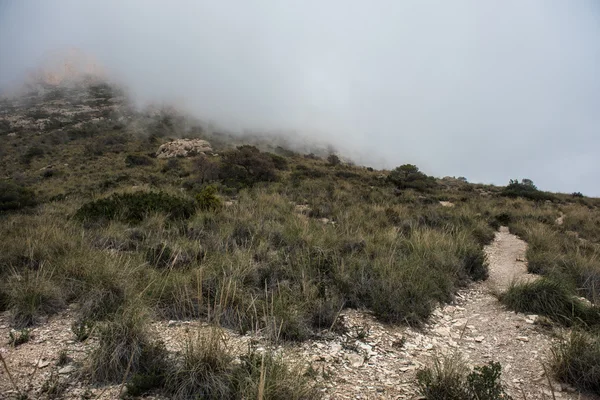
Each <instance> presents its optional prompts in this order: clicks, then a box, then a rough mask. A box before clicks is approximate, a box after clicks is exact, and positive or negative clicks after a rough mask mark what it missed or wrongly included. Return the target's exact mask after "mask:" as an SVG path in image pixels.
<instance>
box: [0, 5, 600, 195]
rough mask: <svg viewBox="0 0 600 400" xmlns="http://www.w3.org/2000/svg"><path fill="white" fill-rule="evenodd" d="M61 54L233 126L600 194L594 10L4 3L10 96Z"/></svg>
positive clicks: (3, 77) (2, 69)
mask: <svg viewBox="0 0 600 400" xmlns="http://www.w3.org/2000/svg"><path fill="white" fill-rule="evenodd" d="M67 48H78V49H81V50H82V51H84V52H85V53H86V54H90V55H92V56H93V57H94V58H95V59H97V60H98V62H99V63H100V64H102V65H103V66H104V67H105V69H106V70H107V71H108V73H109V74H110V75H111V76H112V77H113V78H114V79H116V80H118V81H120V82H123V83H124V84H126V85H127V87H128V88H129V89H130V90H131V92H132V94H133V95H134V97H135V99H137V100H138V101H139V102H140V104H142V103H147V102H157V101H161V102H167V103H173V104H176V105H178V106H180V107H182V108H184V109H185V110H186V111H189V112H191V113H193V114H194V115H196V116H198V117H200V118H203V119H205V120H210V121H213V122H216V123H218V124H219V125H221V126H223V127H226V128H230V129H235V130H243V129H252V130H265V131H281V132H284V131H285V132H288V134H289V132H297V134H298V135H303V136H306V137H310V138H314V139H315V140H320V141H323V140H325V141H327V142H330V143H332V144H333V145H334V147H335V148H336V149H338V150H339V151H340V153H341V154H342V155H344V154H345V155H348V156H350V157H351V158H353V159H354V160H355V161H356V162H358V163H359V164H363V165H369V166H374V167H377V168H393V167H395V166H398V165H401V164H405V163H413V164H416V165H418V166H419V167H420V168H421V170H423V171H424V172H426V173H428V174H430V175H435V176H465V177H467V179H468V180H469V181H471V182H482V183H494V184H501V185H503V184H506V183H508V181H509V179H514V178H529V179H532V180H533V181H534V182H535V183H536V184H537V186H538V187H539V188H540V189H544V190H551V191H560V192H569V193H570V192H574V191H580V192H582V193H584V194H586V195H593V196H600V156H599V152H600V2H598V1H596V0H576V1H562V0H527V1H523V0H504V1H493V0H487V1H486V0H454V1H446V0H437V1H433V0H412V1H409V0H404V1H403V0H393V1H384V0H374V1H362V0H361V1H354V0H328V1H317V0H304V1H294V0H272V1H267V0H264V1H259V0H246V1H242V0H238V1H230V0H223V1H208V0H206V1H204V0H195V1H192V0H190V1H184V0H172V1H166V0H164V1H157V0H101V1H96V0H86V1H79V0H57V1H45V0H38V1H34V0H14V1H9V0H0V87H2V86H8V85H11V84H14V83H15V82H17V81H19V80H20V79H23V77H24V76H25V74H26V73H27V72H28V71H30V70H32V69H35V68H36V67H38V66H39V65H40V63H43V62H44V60H47V59H48V54H53V52H57V51H61V50H62V49H67Z"/></svg>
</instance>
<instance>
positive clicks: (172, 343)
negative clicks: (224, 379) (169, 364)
mask: <svg viewBox="0 0 600 400" xmlns="http://www.w3.org/2000/svg"><path fill="white" fill-rule="evenodd" d="M525 250H526V243H525V242H523V241H522V240H520V239H518V238H517V237H516V236H514V235H512V234H510V233H509V232H508V229H506V228H502V229H501V230H500V232H498V233H497V234H496V238H495V240H494V242H493V243H492V244H490V245H489V246H487V247H486V254H487V256H488V260H489V263H490V277H489V279H488V280H487V281H485V282H481V283H476V284H473V285H471V286H470V287H469V288H467V289H464V290H461V291H460V292H459V293H458V294H457V296H456V300H455V302H454V303H453V304H450V305H445V306H443V307H440V308H438V309H436V310H435V311H434V313H433V315H432V317H431V318H430V320H429V321H428V323H427V324H425V325H424V326H423V327H421V328H420V329H415V328H410V327H401V326H387V325H384V324H382V323H380V322H378V321H377V320H376V319H375V318H374V317H373V316H371V315H370V314H369V313H368V312H366V311H357V310H346V311H345V312H343V313H342V314H341V316H340V318H341V322H342V324H343V325H344V327H345V328H346V330H347V332H346V333H344V334H332V333H323V336H322V338H320V339H315V340H310V341H306V342H304V343H301V344H297V345H291V344H285V345H281V346H275V348H274V350H275V351H276V352H278V353H280V354H282V355H283V357H284V358H285V359H287V360H288V361H290V362H292V363H302V364H303V365H306V366H307V368H309V370H308V371H309V372H310V373H312V374H313V375H314V376H315V377H316V379H317V382H318V384H319V385H320V386H321V388H322V389H321V390H322V392H323V395H324V398H326V399H417V398H419V394H418V393H417V388H416V385H415V373H416V371H417V370H418V369H419V368H420V367H422V366H425V365H427V364H428V363H429V362H430V361H431V358H432V357H433V356H434V355H435V354H440V353H450V352H454V351H457V352H460V353H461V354H462V355H463V356H464V358H465V359H466V360H467V361H468V363H469V364H470V365H472V366H475V365H481V364H485V363H487V362H489V361H497V362H500V363H501V364H502V377H503V381H504V383H505V385H506V387H507V389H508V392H509V394H510V395H512V396H513V397H514V398H515V399H524V398H526V399H529V400H534V399H551V398H552V393H551V388H550V384H551V385H552V390H554V392H555V393H554V396H555V397H556V398H557V399H582V400H594V399H598V397H597V396H593V395H586V394H581V393H578V392H577V391H576V390H575V389H574V388H572V387H569V386H567V385H562V384H559V383H557V382H554V381H551V382H549V381H548V377H547V376H546V375H545V373H544V368H543V364H546V365H547V364H548V361H549V356H550V347H551V345H552V343H553V342H555V341H557V340H559V339H558V337H559V335H560V334H562V333H564V332H562V330H561V328H558V327H545V326H544V325H543V324H541V323H539V321H538V318H537V317H536V316H531V315H523V314H516V313H514V312H510V311H507V310H506V309H505V308H504V307H503V306H502V305H501V304H500V303H499V302H498V300H497V299H496V297H495V296H494V293H497V292H499V291H502V290H504V289H506V287H508V285H509V284H510V282H511V281H513V280H522V279H534V278H535V277H534V276H532V275H530V274H527V265H526V262H525V260H524V256H525ZM72 321H73V314H72V313H71V312H70V311H68V310H67V311H65V312H64V313H61V314H59V315H57V316H54V317H52V318H50V319H49V320H48V322H46V323H45V324H43V325H41V326H39V327H37V328H35V329H33V330H32V339H31V341H30V342H28V343H25V344H23V345H21V346H19V347H16V348H12V347H11V346H9V345H8V344H6V343H7V339H8V335H9V331H10V328H9V320H8V314H6V313H5V314H3V315H0V340H4V342H3V343H2V342H0V352H1V353H2V356H3V358H4V359H5V360H6V363H7V366H8V368H9V370H10V371H11V374H12V377H13V380H14V381H15V382H16V384H17V386H18V387H19V390H22V391H27V392H28V393H29V395H30V398H44V394H43V393H42V391H41V388H42V386H43V384H44V382H46V381H48V379H49V378H50V377H51V376H52V375H54V376H58V377H59V378H60V380H61V381H63V382H65V383H66V385H67V387H66V389H65V392H64V394H63V395H61V396H60V397H59V398H64V399H80V398H82V397H84V398H86V397H87V398H99V399H115V398H117V396H118V394H119V389H120V388H119V385H112V386H93V385H89V384H85V383H83V382H82V380H81V379H77V373H78V371H79V370H80V365H81V364H82V363H84V362H85V358H86V356H87V355H88V354H89V352H90V350H91V349H92V348H93V347H94V346H95V341H94V339H89V340H88V341H86V342H84V343H80V342H78V341H76V340H75V338H74V335H73V333H72V332H71V329H70V327H71V322H72ZM151 328H152V331H153V332H154V333H155V335H156V338H157V339H160V340H163V341H164V342H165V343H166V347H167V349H168V350H169V351H170V352H172V353H177V352H179V351H181V350H182V348H183V344H184V343H185V340H186V338H189V337H193V336H194V335H197V334H204V332H206V331H207V330H208V329H210V327H209V326H208V325H206V324H204V323H200V322H198V321H169V322H167V321H157V322H154V323H153V324H152V326H151ZM223 334H224V335H225V337H226V339H227V342H228V343H229V345H230V346H231V348H232V349H234V351H235V352H242V351H244V350H245V349H247V348H248V347H254V348H257V349H258V350H259V351H260V350H261V348H266V347H269V345H268V344H267V342H266V341H264V340H263V339H261V337H260V336H259V335H256V336H254V335H253V336H240V335H237V334H235V333H233V332H231V331H227V330H224V331H223ZM62 349H66V351H67V354H68V355H69V357H70V358H71V361H70V362H69V363H68V364H66V365H63V366H57V365H56V361H57V360H58V353H59V352H60V350H62ZM15 394H16V393H15V392H14V389H13V387H12V384H11V382H10V380H9V379H8V375H7V374H6V372H5V371H4V370H2V371H1V372H0V399H8V398H14V397H15ZM523 394H524V395H523ZM147 398H154V399H159V398H160V397H157V396H149V397H147Z"/></svg>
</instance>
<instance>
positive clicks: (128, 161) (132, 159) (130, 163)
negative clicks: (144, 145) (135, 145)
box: [125, 154, 154, 168]
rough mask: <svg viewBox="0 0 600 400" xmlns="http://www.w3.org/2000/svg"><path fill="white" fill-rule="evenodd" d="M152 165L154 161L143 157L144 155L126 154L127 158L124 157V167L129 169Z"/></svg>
mask: <svg viewBox="0 0 600 400" xmlns="http://www.w3.org/2000/svg"><path fill="white" fill-rule="evenodd" d="M153 164H154V160H152V159H151V158H150V157H148V156H145V155H140V154H128V155H127V157H125V165H126V166H127V167H130V168H131V167H137V166H141V165H153Z"/></svg>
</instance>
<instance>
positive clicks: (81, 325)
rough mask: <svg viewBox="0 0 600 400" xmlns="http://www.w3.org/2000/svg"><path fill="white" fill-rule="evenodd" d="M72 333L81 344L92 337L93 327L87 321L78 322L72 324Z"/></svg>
mask: <svg viewBox="0 0 600 400" xmlns="http://www.w3.org/2000/svg"><path fill="white" fill-rule="evenodd" d="M71 331H72V332H73V334H74V335H75V338H76V339H77V341H79V342H85V341H86V340H87V339H88V338H89V337H90V332H91V326H90V324H89V322H88V321H87V320H77V321H74V322H73V324H71Z"/></svg>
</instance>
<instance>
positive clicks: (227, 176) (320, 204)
mask: <svg viewBox="0 0 600 400" xmlns="http://www.w3.org/2000/svg"><path fill="white" fill-rule="evenodd" d="M181 138H185V139H193V141H188V142H178V143H179V145H178V146H180V147H178V148H183V146H192V145H193V144H197V145H198V146H200V143H202V146H203V147H202V148H200V147H198V148H196V149H193V148H192V147H190V149H191V151H189V152H188V154H185V155H183V154H182V155H181V156H179V157H164V158H163V157H162V156H157V151H158V150H159V148H160V147H161V146H163V145H167V146H169V144H170V145H171V146H175V145H174V144H172V143H173V141H176V140H177V139H181ZM201 141H206V142H208V143H204V142H201ZM300 143H301V142H300V141H299V140H291V139H285V138H283V137H278V136H273V135H258V134H254V135H236V134H232V133H226V132H222V131H220V130H218V129H216V128H215V127H213V126H211V125H209V124H206V123H203V122H202V121H198V120H196V119H194V118H191V117H188V116H186V115H183V114H180V113H178V112H177V111H176V110H174V109H171V108H168V107H154V108H152V107H150V108H146V109H141V110H140V109H138V108H137V107H134V106H133V105H132V104H131V103H130V102H129V99H128V97H127V95H126V93H125V92H124V91H123V90H121V89H119V88H118V87H116V86H114V85H111V84H108V83H106V82H102V81H98V80H95V79H88V80H82V81H81V82H77V83H76V84H70V85H61V86H56V85H51V84H43V85H41V84H40V85H33V86H31V87H30V88H29V90H27V91H26V93H23V94H20V95H18V96H14V97H7V98H3V99H0V170H1V171H2V174H1V175H2V176H1V180H0V232H1V237H2V238H3V240H2V242H1V243H0V311H1V314H0V338H1V339H0V340H3V341H4V343H2V345H1V346H2V347H1V348H0V356H2V364H3V366H2V368H3V369H2V370H1V373H0V393H4V394H0V398H19V399H24V398H69V399H75V398H78V399H79V398H103V399H109V398H117V397H119V396H128V397H141V398H155V399H167V398H175V399H188V398H204V397H206V398H240V399H241V398H259V399H260V398H265V399H267V398H269V399H283V398H285V399H315V398H332V399H333V398H336V399H337V398H406V399H411V398H418V397H419V396H425V397H426V398H428V399H440V398H453V399H463V398H473V399H475V398H479V399H483V398H486V399H487V398H489V399H500V398H508V397H507V396H508V395H510V396H512V397H513V398H526V399H542V398H551V397H552V396H556V398H569V399H576V398H581V399H596V398H599V397H598V396H599V395H600V336H599V334H598V332H600V310H599V308H598V307H599V305H598V304H599V302H600V209H599V207H600V199H595V198H588V197H584V196H583V195H581V194H580V193H574V194H556V193H547V192H543V191H541V190H538V188H536V187H535V185H534V184H533V182H530V181H528V180H526V179H524V180H522V181H511V182H510V184H509V185H507V186H506V187H495V186H491V185H480V184H471V183H469V182H468V181H467V180H466V179H464V178H461V179H455V178H449V177H447V178H443V179H440V178H434V177H430V176H427V175H426V174H425V173H423V172H421V171H420V170H419V169H418V167H416V166H413V165H402V166H399V167H398V168H396V169H394V170H392V171H378V170H374V169H372V168H368V167H363V166H357V165H353V164H352V163H350V162H347V161H346V160H345V159H344V157H343V155H336V154H333V153H331V151H330V149H328V148H327V146H323V145H315V146H312V145H310V144H308V145H306V144H304V143H302V144H300ZM475 367H478V368H479V369H475V370H473V368H475ZM500 370H501V371H500ZM500 373H501V375H500ZM505 392H506V393H505Z"/></svg>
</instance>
